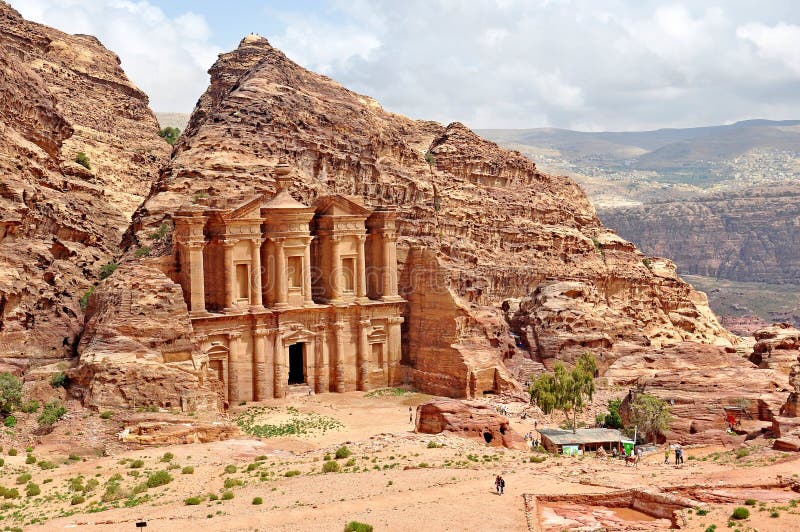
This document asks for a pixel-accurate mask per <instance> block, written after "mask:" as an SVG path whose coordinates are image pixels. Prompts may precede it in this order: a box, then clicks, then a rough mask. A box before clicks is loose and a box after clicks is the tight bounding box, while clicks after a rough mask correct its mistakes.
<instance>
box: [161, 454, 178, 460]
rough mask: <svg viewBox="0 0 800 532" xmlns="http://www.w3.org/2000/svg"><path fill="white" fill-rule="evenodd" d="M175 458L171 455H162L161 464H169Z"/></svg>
mask: <svg viewBox="0 0 800 532" xmlns="http://www.w3.org/2000/svg"><path fill="white" fill-rule="evenodd" d="M173 458H175V455H174V454H172V453H164V456H162V457H161V460H160V461H161V462H171V461H172V459H173Z"/></svg>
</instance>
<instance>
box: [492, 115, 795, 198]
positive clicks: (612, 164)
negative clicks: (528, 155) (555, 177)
mask: <svg viewBox="0 0 800 532" xmlns="http://www.w3.org/2000/svg"><path fill="white" fill-rule="evenodd" d="M478 133H480V134H481V135H483V136H485V137H487V138H490V139H492V140H494V141H495V142H498V143H499V144H503V145H506V146H508V145H517V146H526V147H529V148H532V149H534V150H537V149H538V150H539V151H541V152H542V154H545V155H550V156H552V157H557V156H560V157H562V158H563V159H566V160H568V161H571V162H573V163H595V164H602V165H603V166H605V167H607V168H608V169H614V168H618V169H622V168H627V169H630V170H642V171H655V172H659V173H662V174H675V175H674V176H672V179H670V180H675V181H678V182H694V183H702V182H703V181H704V180H703V174H704V173H706V174H708V173H709V172H710V170H712V169H713V167H714V165H715V164H718V163H721V162H723V161H728V160H731V159H735V158H737V157H742V156H745V155H748V154H750V153H753V152H762V153H764V152H786V153H791V154H794V156H797V155H798V152H800V120H782V121H772V120H746V121H742V122H736V123H735V124H730V125H723V126H708V127H696V128H684V129H658V130H655V131H626V132H584V131H571V130H568V129H555V128H539V129H484V130H479V131H478ZM526 151H529V150H526ZM679 176H684V179H680V178H678V177H679ZM663 177H666V176H662V181H663V180H664V179H663ZM706 177H711V176H709V175H707V176H706ZM676 178H678V179H676ZM714 181H716V179H714Z"/></svg>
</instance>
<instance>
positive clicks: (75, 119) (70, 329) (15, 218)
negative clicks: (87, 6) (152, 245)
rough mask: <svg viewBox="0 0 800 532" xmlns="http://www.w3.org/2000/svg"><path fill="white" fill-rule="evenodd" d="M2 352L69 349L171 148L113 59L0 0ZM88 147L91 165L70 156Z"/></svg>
mask: <svg viewBox="0 0 800 532" xmlns="http://www.w3.org/2000/svg"><path fill="white" fill-rule="evenodd" d="M0 70H2V76H0V357H2V358H3V360H4V361H6V362H10V363H13V364H18V365H27V364H28V363H29V362H31V361H32V360H35V361H37V362H38V363H42V362H45V361H48V360H54V359H59V358H63V357H69V356H72V355H73V354H74V348H75V347H77V345H76V344H77V342H76V340H77V337H78V335H79V333H80V331H81V329H82V326H83V311H82V309H81V306H80V304H79V300H80V298H81V296H82V295H83V294H84V293H85V292H86V291H87V290H88V289H89V288H90V287H91V286H92V284H93V283H94V282H96V280H97V277H98V273H99V270H100V267H101V266H102V265H103V264H105V263H106V262H108V261H111V260H113V259H114V257H115V255H116V254H117V253H118V252H119V242H120V239H121V236H122V233H123V231H125V229H126V228H127V226H128V224H129V221H130V216H131V214H132V213H133V211H134V210H135V209H136V207H137V206H138V205H139V204H140V203H141V201H142V199H143V198H144V196H145V195H146V193H147V192H148V190H149V188H150V184H151V182H152V181H153V179H154V178H155V175H156V173H157V171H158V168H159V167H160V166H162V165H163V164H164V163H165V161H166V159H167V157H168V155H169V146H168V145H167V144H166V143H165V142H164V141H163V140H162V139H160V138H159V137H158V136H157V134H156V133H157V130H158V123H157V122H156V120H155V117H154V115H153V113H152V112H151V111H150V109H149V108H148V100H147V96H146V95H145V94H144V93H143V92H142V91H140V90H139V89H138V88H136V87H135V86H134V85H133V84H132V83H131V82H130V81H129V80H128V78H127V77H126V76H125V73H124V72H123V71H122V69H121V68H120V61H119V58H118V57H117V56H116V55H115V54H113V53H111V52H110V51H108V50H107V49H106V48H104V47H103V46H102V44H100V42H99V41H98V40H97V39H96V38H94V37H91V36H87V35H67V34H65V33H62V32H60V31H58V30H54V29H52V28H48V27H46V26H42V25H40V24H34V23H32V22H29V21H26V20H24V19H23V18H22V17H21V16H20V15H19V13H17V12H16V11H14V10H13V9H12V8H10V7H9V6H8V5H7V4H5V3H4V2H0ZM78 152H83V153H85V154H86V155H87V156H88V159H89V166H90V169H87V168H84V166H81V165H79V164H77V163H75V162H74V160H75V158H76V155H77V154H78Z"/></svg>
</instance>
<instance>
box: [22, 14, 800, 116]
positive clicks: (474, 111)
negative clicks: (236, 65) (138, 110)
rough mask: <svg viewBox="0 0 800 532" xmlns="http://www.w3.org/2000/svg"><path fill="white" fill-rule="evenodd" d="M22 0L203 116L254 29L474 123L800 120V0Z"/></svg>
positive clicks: (165, 103) (172, 105)
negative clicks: (216, 67) (220, 69)
mask: <svg viewBox="0 0 800 532" xmlns="http://www.w3.org/2000/svg"><path fill="white" fill-rule="evenodd" d="M10 3H11V4H12V5H13V6H14V7H15V8H16V9H17V10H19V11H20V12H21V13H22V14H23V15H24V16H25V17H26V18H29V19H32V20H35V21H37V22H42V23H44V24H48V25H50V26H54V27H57V28H59V29H61V30H63V31H67V32H69V33H89V34H93V35H96V36H97V37H98V38H100V40H101V41H102V42H103V43H104V44H105V45H106V46H107V47H109V48H110V49H112V50H113V51H114V52H116V53H117V54H118V55H119V56H120V58H121V59H122V66H123V68H124V69H125V70H126V72H127V73H128V76H129V77H130V78H131V79H132V80H133V81H134V82H135V83H136V84H137V85H139V87H141V88H142V89H143V90H144V91H145V92H147V93H148V94H149V95H150V100H151V106H152V107H153V109H155V110H157V111H178V112H189V111H191V109H192V108H193V106H194V103H195V101H196V100H197V98H198V97H199V96H200V94H201V93H202V92H203V91H204V90H205V88H206V86H207V84H208V75H207V73H206V71H207V70H208V68H209V67H210V66H211V64H212V63H213V62H214V60H215V59H216V56H217V54H218V53H220V52H222V51H227V50H230V49H232V48H234V47H235V46H236V45H237V44H238V42H239V40H240V39H241V38H242V37H243V36H244V35H246V34H248V33H251V32H254V33H258V34H260V35H263V36H265V37H267V38H268V39H269V40H270V42H271V43H272V44H273V45H274V46H276V47H278V48H280V49H282V50H283V51H284V52H286V54H287V55H288V56H289V57H290V58H292V59H294V60H295V61H297V62H298V63H300V64H301V65H303V66H305V67H307V68H309V69H311V70H315V71H317V72H322V73H324V74H326V75H328V76H330V77H332V78H334V79H336V80H337V81H339V82H341V83H342V84H344V85H345V86H347V87H349V88H351V89H353V90H356V91H358V92H361V93H364V94H368V95H370V96H373V97H375V98H377V99H378V101H379V102H381V104H382V105H383V106H384V107H385V108H386V109H389V110H391V111H394V112H398V113H402V114H405V115H408V116H411V117H413V118H426V119H433V120H438V121H440V122H445V123H446V122H450V121H454V120H459V121H461V122H464V123H466V124H467V125H469V126H471V127H474V128H492V127H493V128H522V127H543V126H551V127H565V128H571V129H585V130H632V129H655V128H659V127H685V126H697V125H709V124H720V123H730V122H734V121H736V120H742V119H747V118H771V119H798V118H800V8H798V3H797V0H760V1H756V0H716V1H705V0H676V1H652V0H403V1H395V0H372V1H367V0H327V1H326V0H316V1H314V0H296V1H284V2H281V1H269V0H261V1H259V0H240V1H236V2H219V1H199V0H142V1H133V0H10Z"/></svg>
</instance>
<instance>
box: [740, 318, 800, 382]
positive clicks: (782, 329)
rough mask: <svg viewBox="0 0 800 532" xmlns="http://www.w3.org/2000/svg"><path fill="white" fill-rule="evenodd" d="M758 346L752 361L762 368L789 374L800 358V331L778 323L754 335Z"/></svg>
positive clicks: (786, 324) (751, 356) (754, 348)
mask: <svg viewBox="0 0 800 532" xmlns="http://www.w3.org/2000/svg"><path fill="white" fill-rule="evenodd" d="M753 336H754V337H755V339H756V345H755V346H753V353H752V354H751V355H750V361H751V362H752V363H753V364H756V365H757V366H758V367H760V368H770V369H774V370H776V371H780V372H781V373H785V374H787V375H788V374H789V372H790V371H791V368H792V365H793V364H794V363H795V362H796V361H797V359H798V357H800V331H798V330H797V329H795V328H794V327H793V326H791V325H790V324H788V323H776V324H775V325H770V326H769V327H764V328H762V329H759V330H758V331H756V332H755V334H754V335H753Z"/></svg>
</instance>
